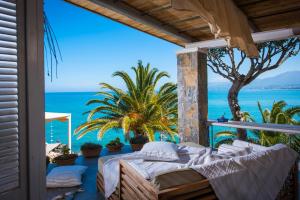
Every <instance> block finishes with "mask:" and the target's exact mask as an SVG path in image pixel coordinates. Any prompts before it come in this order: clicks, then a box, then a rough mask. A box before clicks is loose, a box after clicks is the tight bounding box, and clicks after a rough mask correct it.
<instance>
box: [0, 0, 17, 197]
mask: <svg viewBox="0 0 300 200" xmlns="http://www.w3.org/2000/svg"><path fill="white" fill-rule="evenodd" d="M18 138H19V129H18V63H17V26H16V3H15V1H13V0H0V193H3V192H7V191H9V190H12V189H15V188H17V187H19V171H20V170H19V141H18Z"/></svg>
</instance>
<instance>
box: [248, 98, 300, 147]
mask: <svg viewBox="0 0 300 200" xmlns="http://www.w3.org/2000/svg"><path fill="white" fill-rule="evenodd" d="M286 107H287V103H286V102H285V101H278V102H274V103H273V106H272V109H271V110H269V109H264V110H263V109H262V107H261V104H260V103H259V102H258V108H259V111H260V114H261V117H262V121H263V123H273V124H290V125H300V122H299V121H298V120H297V119H296V118H295V117H296V116H300V106H294V107H290V108H286ZM253 133H254V134H255V135H256V136H257V137H258V138H259V143H260V144H261V145H264V146H271V145H274V144H276V143H284V144H289V145H290V146H291V147H292V148H293V149H295V150H296V151H298V152H299V151H300V137H299V136H297V135H290V136H289V135H287V134H284V133H280V132H276V133H275V132H270V131H253Z"/></svg>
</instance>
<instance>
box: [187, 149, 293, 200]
mask: <svg viewBox="0 0 300 200" xmlns="http://www.w3.org/2000/svg"><path fill="white" fill-rule="evenodd" d="M297 156H298V154H297V153H296V152H295V151H293V150H292V149H290V148H288V147H286V146H285V145H283V144H277V145H274V146H272V147H269V148H267V149H266V150H265V151H260V152H254V153H251V154H249V155H246V156H239V157H235V158H232V159H227V160H219V161H214V162H212V163H210V164H207V165H197V166H190V167H191V168H193V169H195V170H196V171H198V172H199V173H201V174H202V175H203V176H205V177H206V178H208V179H209V182H210V184H211V186H212V187H213V189H214V191H215V193H216V195H217V197H218V198H219V199H220V200H227V199H230V200H240V199H243V200H252V199H255V200H268V199H270V200H273V199H275V198H276V196H277V195H278V192H279V191H280V189H281V187H282V186H283V184H284V182H285V179H286V177H287V176H288V173H289V171H290V169H291V167H292V166H293V164H294V163H295V161H296V158H297Z"/></svg>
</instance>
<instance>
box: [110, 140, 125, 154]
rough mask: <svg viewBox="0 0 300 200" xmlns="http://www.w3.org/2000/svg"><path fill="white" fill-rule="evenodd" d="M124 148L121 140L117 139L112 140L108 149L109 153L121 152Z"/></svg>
mask: <svg viewBox="0 0 300 200" xmlns="http://www.w3.org/2000/svg"><path fill="white" fill-rule="evenodd" d="M123 146H124V144H123V143H121V142H120V138H118V137H117V138H116V139H115V140H111V141H110V142H109V143H108V144H107V145H106V148H107V149H108V151H109V152H119V151H121V149H122V147H123Z"/></svg>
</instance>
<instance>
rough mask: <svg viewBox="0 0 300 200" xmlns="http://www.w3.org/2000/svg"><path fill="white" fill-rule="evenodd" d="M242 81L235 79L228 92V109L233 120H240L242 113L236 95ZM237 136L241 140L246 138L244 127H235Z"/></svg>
mask: <svg viewBox="0 0 300 200" xmlns="http://www.w3.org/2000/svg"><path fill="white" fill-rule="evenodd" d="M243 86H244V85H243V83H242V82H241V81H235V82H234V83H233V84H232V85H231V87H230V89H229V92H228V97H227V100H228V105H229V107H230V111H231V114H232V117H233V120H234V121H241V119H242V113H241V107H240V105H239V102H238V95H239V92H240V90H241V89H242V87H243ZM237 137H238V138H239V139H241V140H246V139H247V132H246V130H245V129H237Z"/></svg>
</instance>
